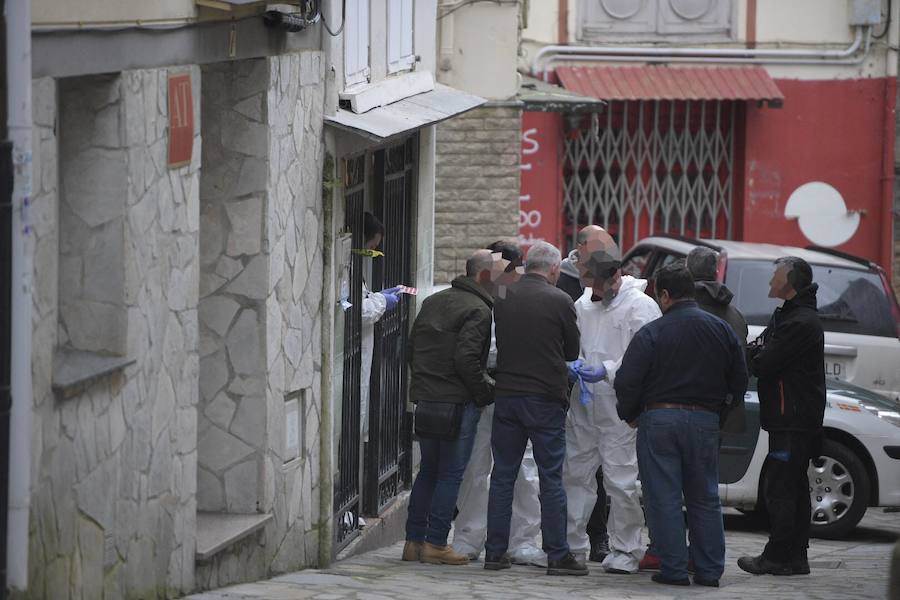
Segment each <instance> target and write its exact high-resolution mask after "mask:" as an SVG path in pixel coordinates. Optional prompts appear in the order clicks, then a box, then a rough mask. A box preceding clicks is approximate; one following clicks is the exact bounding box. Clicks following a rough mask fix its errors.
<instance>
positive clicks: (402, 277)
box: [334, 136, 418, 551]
mask: <svg viewBox="0 0 900 600" xmlns="http://www.w3.org/2000/svg"><path fill="white" fill-rule="evenodd" d="M417 148H418V136H412V137H410V138H408V139H406V140H405V141H403V142H400V143H398V144H395V145H392V146H388V147H386V148H382V149H378V150H375V151H374V152H367V153H366V154H363V155H359V156H356V157H353V158H350V159H348V160H347V162H346V168H345V177H344V200H345V220H344V226H345V228H346V229H347V230H349V231H351V232H352V247H353V248H362V247H363V244H364V240H363V237H364V236H363V215H364V213H365V210H366V205H367V203H366V195H367V194H370V195H371V196H370V198H371V202H369V203H368V204H369V206H370V207H371V210H372V212H373V213H374V214H375V215H376V216H377V217H378V218H379V219H380V220H381V221H382V222H383V223H384V225H385V235H384V241H383V243H382V248H381V249H382V251H383V252H384V257H383V258H380V259H377V260H374V261H373V263H372V279H371V281H370V286H369V287H370V289H372V290H376V291H377V290H381V289H384V288H386V287H392V286H395V285H401V284H406V285H410V284H412V283H414V279H413V256H414V246H413V244H414V238H413V224H414V223H415V212H414V211H415V205H416V203H415V190H416V172H417V163H418V156H417ZM367 172H368V174H369V177H367ZM362 272H363V259H362V257H361V256H360V255H357V254H353V255H352V258H351V278H350V302H351V304H352V306H351V307H350V308H349V309H348V310H347V311H345V313H344V336H343V343H344V348H343V352H344V360H343V379H342V385H343V390H342V397H341V409H340V410H341V418H340V428H341V429H340V437H339V441H338V442H337V448H338V461H337V469H336V472H335V488H334V519H335V551H339V550H340V549H341V548H343V547H344V546H346V545H347V543H349V542H350V541H351V540H352V539H353V538H354V537H356V535H357V534H358V533H359V529H360V524H359V516H360V514H365V515H370V516H377V515H379V514H380V513H381V511H383V510H384V508H385V507H387V506H388V505H389V504H390V503H391V502H392V501H393V500H394V499H395V498H396V497H397V495H398V494H399V493H400V491H402V490H404V489H408V488H409V486H410V484H411V483H412V451H411V449H412V420H411V416H410V415H409V413H407V411H406V380H407V358H406V341H407V337H408V331H409V300H408V298H409V297H408V296H407V295H405V294H404V295H403V296H402V301H401V303H400V305H399V306H398V307H397V308H396V309H395V310H392V311H389V312H387V313H385V315H384V316H383V317H382V318H381V320H380V321H379V322H378V323H377V324H376V326H375V330H374V336H375V339H374V348H373V356H372V369H371V376H370V381H369V429H368V430H369V439H368V442H365V448H363V443H364V442H363V441H362V439H361V436H360V429H361V428H360V419H361V415H360V376H361V375H360V373H361V366H362V363H361V361H362V353H361V343H362V311H361V304H362V285H363V283H362Z"/></svg>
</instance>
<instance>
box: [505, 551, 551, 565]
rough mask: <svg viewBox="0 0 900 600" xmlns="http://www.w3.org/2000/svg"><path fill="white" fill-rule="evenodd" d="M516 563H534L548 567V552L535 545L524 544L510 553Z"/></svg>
mask: <svg viewBox="0 0 900 600" xmlns="http://www.w3.org/2000/svg"><path fill="white" fill-rule="evenodd" d="M510 559H511V560H512V563H513V564H514V565H532V566H535V567H541V568H547V554H546V553H544V551H543V550H541V549H539V548H536V547H534V546H523V547H522V548H518V549H516V550H515V551H513V552H512V553H511V554H510Z"/></svg>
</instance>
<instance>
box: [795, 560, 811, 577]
mask: <svg viewBox="0 0 900 600" xmlns="http://www.w3.org/2000/svg"><path fill="white" fill-rule="evenodd" d="M791 573H793V574H794V575H809V561H808V560H807V559H806V558H795V559H792V560H791Z"/></svg>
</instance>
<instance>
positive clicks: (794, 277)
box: [775, 256, 813, 292]
mask: <svg viewBox="0 0 900 600" xmlns="http://www.w3.org/2000/svg"><path fill="white" fill-rule="evenodd" d="M775 264H776V265H778V266H781V265H787V266H788V267H789V268H790V270H789V271H788V272H787V280H788V283H790V284H791V287H792V288H794V291H795V292H799V291H800V290H802V289H804V288H808V287H809V286H810V285H811V284H812V280H813V278H812V268H811V267H810V266H809V263H808V262H806V261H805V260H803V259H802V258H800V257H798V256H782V257H781V258H778V259H775Z"/></svg>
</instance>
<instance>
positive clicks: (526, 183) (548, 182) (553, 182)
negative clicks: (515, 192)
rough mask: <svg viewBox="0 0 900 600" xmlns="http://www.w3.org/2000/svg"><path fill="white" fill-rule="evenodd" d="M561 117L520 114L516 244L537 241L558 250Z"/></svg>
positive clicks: (560, 194)
mask: <svg viewBox="0 0 900 600" xmlns="http://www.w3.org/2000/svg"><path fill="white" fill-rule="evenodd" d="M561 119H562V117H561V116H560V114H559V113H552V112H523V113H522V160H521V163H520V165H519V168H520V169H521V178H520V188H519V189H520V191H519V194H520V195H519V243H520V244H521V245H522V246H523V247H526V248H527V247H528V246H530V245H531V244H533V243H535V242H537V241H545V242H550V243H551V244H553V245H554V246H557V247H560V249H561V250H562V251H563V253H565V248H562V247H561V246H560V242H561V239H560V238H561V237H562V230H561V227H560V220H561V219H562V167H561V164H560V160H559V159H560V139H561V137H560V136H561V131H562V121H561Z"/></svg>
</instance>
